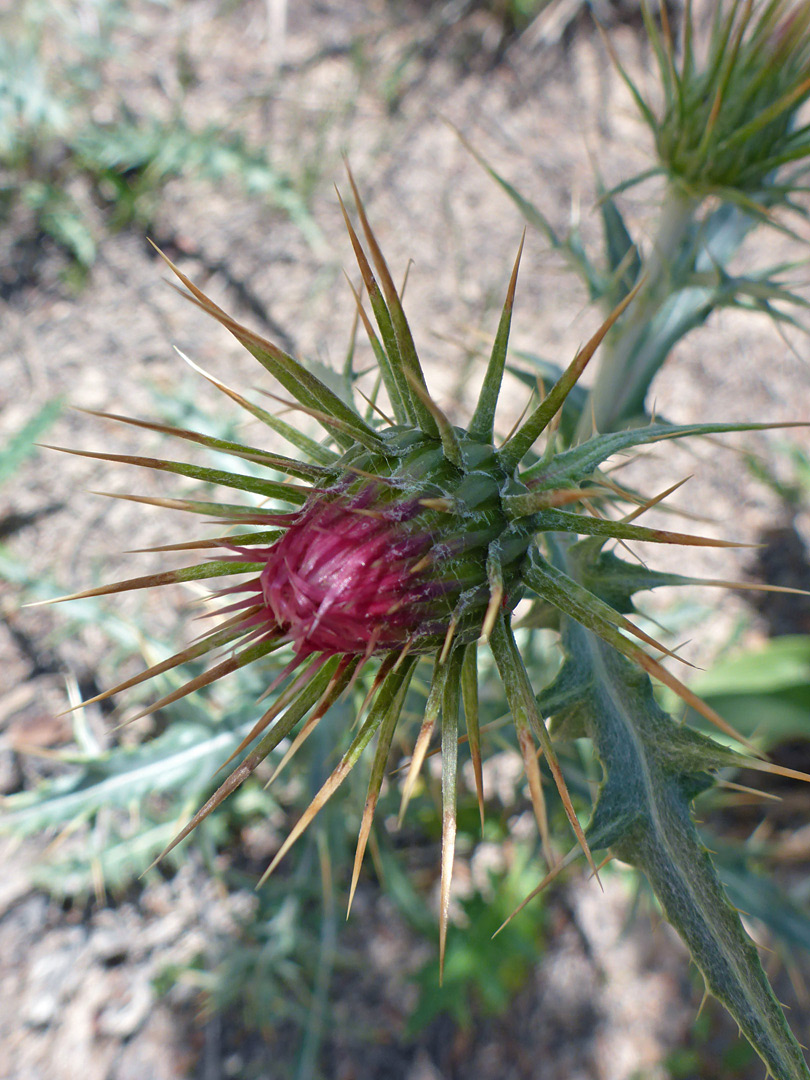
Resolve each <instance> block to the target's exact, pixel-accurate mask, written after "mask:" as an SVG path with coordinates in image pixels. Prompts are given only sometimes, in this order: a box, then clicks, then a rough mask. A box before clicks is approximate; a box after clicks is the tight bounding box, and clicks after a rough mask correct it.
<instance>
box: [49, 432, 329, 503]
mask: <svg viewBox="0 0 810 1080" xmlns="http://www.w3.org/2000/svg"><path fill="white" fill-rule="evenodd" d="M42 445H43V446H45V447H46V449H48V450H58V451H59V452H60V453H62V454H72V455H74V456H75V457H85V458H93V459H95V460H97V461H117V462H119V464H121V465H138V466H140V467H141V468H143V469H154V470H155V471H156V472H169V473H174V474H175V475H177V476H188V477H190V478H191V479H192V480H199V481H201V482H202V483H204V484H216V485H218V486H220V487H230V488H235V489H236V490H237V491H250V492H252V493H253V494H255V495H262V496H264V498H274V499H282V500H283V501H284V502H291V503H295V504H296V505H301V504H302V503H304V502H305V501H306V499H307V497H308V495H309V494H310V493H311V491H312V490H313V489H312V488H309V487H301V486H300V485H298V484H286V483H281V482H280V481H278V480H262V479H260V478H259V477H257V476H244V475H241V474H239V473H229V472H223V471H222V470H221V469H208V468H206V467H205V466H202V465H188V464H186V463H185V462H182V461H163V460H162V459H161V458H149V457H134V456H132V455H130V454H106V453H100V452H97V451H91V450H68V449H66V448H65V447H63V446H47V445H46V444H45V443H43V444H42Z"/></svg>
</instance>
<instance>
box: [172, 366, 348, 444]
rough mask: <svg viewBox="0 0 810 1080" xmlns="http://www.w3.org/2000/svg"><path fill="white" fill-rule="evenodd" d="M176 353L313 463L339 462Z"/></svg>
mask: <svg viewBox="0 0 810 1080" xmlns="http://www.w3.org/2000/svg"><path fill="white" fill-rule="evenodd" d="M175 352H176V353H177V354H178V356H179V357H180V358H181V359H182V360H184V361H185V363H187V364H188V365H189V367H191V368H193V369H194V371H196V372H198V373H199V374H200V375H202V377H203V378H204V379H207V380H208V382H210V383H211V385H212V386H215V387H216V388H217V390H221V391H222V393H223V394H225V395H226V397H229V398H230V399H231V400H232V401H235V402H236V404H237V405H239V406H241V407H242V408H243V409H244V410H245V411H246V412H248V413H250V415H251V416H255V417H256V419H257V420H260V421H261V422H262V423H263V424H266V425H267V427H269V428H271V429H272V430H273V431H275V432H276V433H277V434H279V435H281V437H282V438H283V439H286V440H287V442H288V443H289V444H290V445H291V446H295V447H296V448H297V449H298V450H300V451H301V453H303V454H306V455H307V457H309V458H310V459H311V460H312V461H317V462H318V463H319V464H320V465H331V464H332V463H333V462H335V461H337V459H338V455H337V454H336V453H335V452H334V451H333V450H330V449H329V448H328V447H326V446H322V445H321V443H317V442H315V440H314V439H310V438H309V436H308V435H304V434H303V432H301V431H299V430H298V429H297V428H295V427H293V426H292V424H287V423H285V422H284V421H283V420H279V418H278V417H277V416H274V415H273V413H270V412H267V410H266V409H263V408H262V407H261V406H260V405H254V404H253V402H252V401H248V400H247V398H245V397H242V395H241V394H239V393H237V391H236V390H234V389H233V388H232V387H230V386H227V385H226V384H225V383H224V382H222V381H221V380H220V379H217V378H216V377H215V376H213V375H211V374H210V372H208V371H204V370H203V368H201V367H199V366H198V365H197V364H195V363H194V361H193V360H190V359H189V358H188V357H187V356H186V354H185V353H184V352H181V351H180V349H178V348H177V347H176V346H175Z"/></svg>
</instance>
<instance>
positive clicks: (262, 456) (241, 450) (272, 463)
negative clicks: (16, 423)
mask: <svg viewBox="0 0 810 1080" xmlns="http://www.w3.org/2000/svg"><path fill="white" fill-rule="evenodd" d="M78 411H79V412H83V413H87V415H88V416H98V417H99V418H100V419H102V420H115V421H116V422H117V423H119V424H129V425H131V426H132V427H140V428H145V429H146V430H147V431H158V432H161V433H162V434H164V435H171V436H173V437H174V438H178V439H188V440H189V442H195V443H199V444H200V445H201V446H205V447H207V448H208V449H209V450H219V451H221V452H222V453H224V454H232V455H233V456H234V457H240V458H245V459H246V460H247V461H252V462H255V464H257V465H266V466H267V467H268V468H271V469H277V470H278V471H279V472H283V473H287V474H288V475H290V476H297V477H299V478H300V479H302V480H319V479H321V478H322V477H324V476H326V475H328V473H329V470H328V469H324V468H322V467H319V466H317V465H307V464H305V463H304V462H302V461H296V460H295V459H294V458H288V457H284V456H283V455H281V454H271V453H268V452H267V451H266V450H258V449H256V448H255V447H252V446H244V445H243V444H242V443H235V442H231V441H229V440H228V439H215V438H213V436H211V435H201V434H200V433H199V432H197V431H189V430H188V429H187V428H179V427H174V426H173V425H172V424H158V423H155V422H153V421H149V420H137V419H135V418H134V417H132V416H119V415H118V414H116V413H107V412H99V411H98V410H97V409H79V410H78Z"/></svg>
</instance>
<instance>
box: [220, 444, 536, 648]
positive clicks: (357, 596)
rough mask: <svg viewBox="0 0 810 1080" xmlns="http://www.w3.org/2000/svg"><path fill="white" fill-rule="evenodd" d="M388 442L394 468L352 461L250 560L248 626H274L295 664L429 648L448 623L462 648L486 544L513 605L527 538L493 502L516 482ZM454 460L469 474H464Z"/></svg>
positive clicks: (379, 461) (482, 597)
mask: <svg viewBox="0 0 810 1080" xmlns="http://www.w3.org/2000/svg"><path fill="white" fill-rule="evenodd" d="M392 434H393V438H391V439H390V440H389V443H388V448H389V450H391V451H392V452H393V451H394V450H395V449H396V450H397V453H398V454H400V453H402V456H401V457H400V456H397V457H395V458H394V462H395V468H393V469H390V464H391V459H390V458H388V459H386V458H385V457H384V456H381V455H373V454H368V453H366V454H363V455H361V457H360V458H359V459H355V466H354V468H355V469H357V468H359V467H360V462H362V472H363V474H364V475H363V476H362V477H360V478H355V477H353V476H351V477H346V476H345V475H341V474H340V473H339V474H338V477H337V480H336V483H335V485H334V487H333V488H325V489H324V488H320V489H319V490H318V491H317V493H315V494H314V495H313V496H311V497H310V499H309V500H308V501H307V503H306V504H305V505H304V507H303V508H302V509H301V511H300V513H298V514H295V515H293V516H292V518H291V519H290V520H289V522H288V524H287V529H286V532H285V533H284V535H283V536H282V537H281V538H280V539H279V540H277V541H276V542H275V543H274V544H273V545H272V546H270V547H268V548H266V549H264V550H263V551H262V552H261V557H262V559H263V561H264V568H263V570H262V572H261V574H260V575H259V577H258V579H257V580H255V581H254V582H253V588H254V589H255V590H256V599H257V600H258V601H259V602H260V603H261V604H262V613H261V615H254V616H252V618H253V619H255V620H260V619H262V618H264V619H266V621H267V625H273V624H274V625H275V626H276V627H277V628H278V631H279V633H281V634H282V635H283V636H284V637H287V638H289V640H290V641H292V643H293V645H294V649H295V652H296V654H297V655H299V656H301V657H303V656H308V655H309V654H311V653H321V654H323V655H326V656H329V655H338V654H341V655H354V656H365V657H369V656H372V655H380V654H384V653H386V652H390V651H391V650H392V649H403V648H406V647H407V648H408V650H409V651H411V652H413V653H425V652H431V651H434V650H436V649H437V648H441V646H442V645H443V643H444V641H445V638H446V637H447V634H448V630H449V628H450V626H451V625H453V627H454V637H455V639H456V640H457V641H459V642H469V641H472V640H474V639H475V638H476V637H478V636H479V634H480V627H481V622H482V616H483V612H484V611H485V610H486V607H487V605H488V603H489V599H490V593H489V587H488V583H487V573H486V553H487V548H488V546H489V544H490V543H491V542H493V541H496V540H500V541H501V542H504V541H506V542H507V549H508V551H509V558H508V562H507V566H506V573H507V578H508V581H509V585H510V588H509V590H508V591H509V603H510V605H511V606H513V605H514V602H516V600H517V599H518V586H519V566H520V561H521V559H522V558H523V556H524V555H525V553H526V550H527V548H528V545H529V536H528V535H525V534H524V535H523V536H520V535H515V533H514V530H513V529H511V527H510V525H509V522H508V521H507V519H506V516H505V514H504V512H503V509H502V506H501V490H502V489H503V490H509V489H511V488H514V487H515V486H516V485H515V484H514V483H513V484H511V485H510V484H508V483H507V478H506V477H504V476H502V475H500V470H498V469H497V465H496V463H495V462H489V466H490V470H491V471H486V470H483V471H482V469H481V464H482V461H483V462H485V461H486V457H487V456H488V457H490V458H491V456H492V454H491V452H490V453H489V454H486V448H482V447H481V446H480V444H475V443H473V444H470V445H469V446H467V447H463V445H462V444H460V445H462V465H461V467H457V466H455V465H452V464H451V463H450V462H448V461H447V459H446V458H445V457H444V454H443V453H442V450H441V445H440V444H437V443H435V442H434V441H432V440H430V439H425V438H424V437H417V438H416V439H414V433H413V432H404V433H399V432H397V433H392ZM482 449H484V451H485V455H484V457H483V458H482V455H481V450H482ZM465 450H466V454H465V453H464V451H465ZM403 451H404V453H403ZM465 457H466V458H467V460H469V459H470V458H472V460H473V461H475V462H476V463H477V465H478V468H477V469H474V470H473V471H469V470H468V469H467V468H465V466H464V459H465ZM371 469H373V470H374V471H375V473H376V475H375V477H374V479H369V473H370V470H371ZM240 554H243V555H245V556H249V555H250V554H251V553H250V552H249V551H248V550H247V549H243V550H242V551H241V552H240ZM253 554H254V555H255V554H258V553H256V552H254V553H253ZM252 602H253V601H252V599H246V600H244V601H243V603H244V604H245V606H247V607H249V606H251V604H252ZM506 602H507V600H506V598H504V603H506Z"/></svg>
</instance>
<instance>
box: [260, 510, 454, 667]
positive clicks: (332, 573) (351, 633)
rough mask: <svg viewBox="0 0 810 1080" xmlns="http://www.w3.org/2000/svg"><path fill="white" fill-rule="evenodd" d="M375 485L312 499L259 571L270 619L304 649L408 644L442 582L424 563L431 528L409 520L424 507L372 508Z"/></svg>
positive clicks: (361, 650) (362, 651)
mask: <svg viewBox="0 0 810 1080" xmlns="http://www.w3.org/2000/svg"><path fill="white" fill-rule="evenodd" d="M372 497H373V491H366V492H364V493H363V495H362V497H359V498H356V499H354V500H352V501H351V502H350V503H348V504H347V503H345V502H344V501H343V500H340V499H338V500H335V501H332V502H324V501H317V502H312V503H311V504H310V505H308V506H307V507H306V508H305V509H304V510H303V512H302V513H301V515H300V516H299V517H298V518H297V520H296V521H295V522H294V523H293V524H292V525H291V526H290V527H289V528H288V530H287V532H286V533H285V534H284V536H283V537H282V538H281V539H280V540H278V541H277V542H276V543H275V544H273V545H272V547H270V548H267V549H266V550H265V553H264V555H265V558H266V566H265V568H264V569H263V570H262V572H261V575H260V577H259V585H260V589H261V599H262V602H263V604H264V605H265V607H266V611H267V614H268V617H269V618H272V620H273V621H274V622H275V624H276V626H277V627H278V628H279V630H281V631H282V633H283V634H284V635H285V636H286V637H288V638H289V639H290V640H291V641H292V642H293V645H294V647H295V650H296V652H297V653H298V654H299V655H300V654H303V655H308V654H310V653H314V652H318V653H324V654H326V655H330V656H332V655H337V654H354V655H358V654H359V655H371V654H372V653H375V652H378V651H380V652H382V651H385V652H387V651H389V650H390V649H394V648H398V647H402V646H403V645H404V644H405V643H406V642H407V641H408V639H409V638H410V637H412V636H413V635H414V634H415V633H418V631H419V629H420V627H421V626H422V625H423V624H424V622H425V620H426V618H427V615H428V611H427V608H426V604H427V603H428V601H429V600H430V599H431V598H432V597H434V596H435V595H436V594H437V592H441V591H442V586H441V583H437V582H432V581H430V580H426V579H425V576H424V573H423V572H422V570H420V569H419V564H420V563H424V561H425V556H426V554H427V553H428V551H429V550H430V548H431V546H432V540H431V536H430V534H429V533H427V532H425V531H423V530H420V531H417V532H415V533H408V532H407V531H404V530H403V525H402V522H403V520H404V519H406V518H408V517H412V516H414V513H415V512H416V507H413V508H411V507H410V506H409V505H407V504H405V505H403V504H397V505H394V506H390V507H386V508H383V509H372V508H370V507H369V505H368V504H369V503H370V502H371V499H372Z"/></svg>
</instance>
